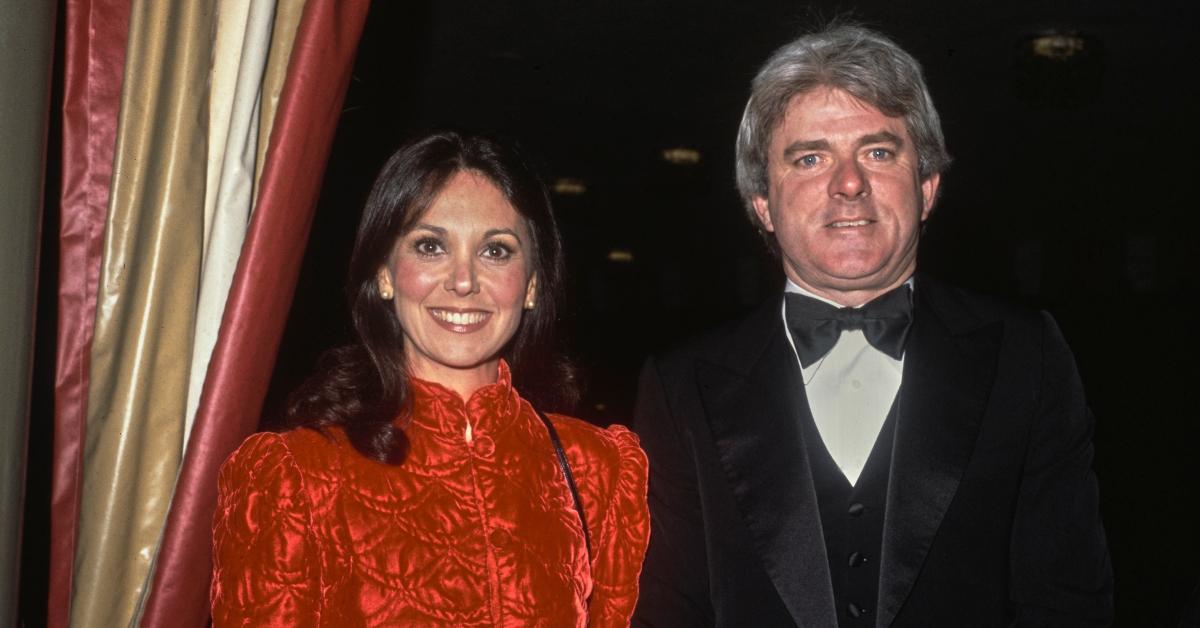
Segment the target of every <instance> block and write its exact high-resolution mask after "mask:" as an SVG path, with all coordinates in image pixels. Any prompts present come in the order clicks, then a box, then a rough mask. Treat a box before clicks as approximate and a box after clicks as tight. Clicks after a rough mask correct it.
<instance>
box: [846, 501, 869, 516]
mask: <svg viewBox="0 0 1200 628" xmlns="http://www.w3.org/2000/svg"><path fill="white" fill-rule="evenodd" d="M866 509H867V507H866V506H863V505H862V504H860V503H858V502H854V503H853V504H850V508H848V509H846V512H847V513H848V514H849V515H850V516H851V517H861V516H862V514H863V512H864V511H866Z"/></svg>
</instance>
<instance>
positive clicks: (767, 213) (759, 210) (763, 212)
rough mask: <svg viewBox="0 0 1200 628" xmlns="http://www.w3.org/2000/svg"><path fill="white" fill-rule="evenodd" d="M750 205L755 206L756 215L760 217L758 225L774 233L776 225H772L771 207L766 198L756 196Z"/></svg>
mask: <svg viewBox="0 0 1200 628" xmlns="http://www.w3.org/2000/svg"><path fill="white" fill-rule="evenodd" d="M750 203H751V204H752V205H754V213H755V214H757V215H758V223H759V224H761V225H762V228H763V229H766V230H767V231H769V232H771V233H774V232H775V225H774V224H772V223H771V207H770V203H768V202H767V197H765V196H757V195H756V196H754V197H753V198H751V199H750Z"/></svg>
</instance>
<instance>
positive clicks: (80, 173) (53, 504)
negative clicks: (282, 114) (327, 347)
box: [46, 0, 130, 628]
mask: <svg viewBox="0 0 1200 628" xmlns="http://www.w3.org/2000/svg"><path fill="white" fill-rule="evenodd" d="M129 4H130V0H67V2H66V15H65V19H64V23H65V35H66V36H65V40H66V41H65V46H64V59H63V105H62V107H63V109H62V116H63V117H62V191H61V206H60V212H61V218H60V223H61V224H60V227H59V253H58V255H59V286H58V330H57V354H56V359H55V376H54V454H53V455H54V464H53V470H52V472H51V473H52V477H51V497H50V532H51V534H50V568H49V572H50V582H49V599H48V600H47V602H48V603H47V610H46V624H47V625H48V626H51V628H62V627H63V626H66V625H67V621H68V616H69V614H70V608H71V592H72V588H73V587H72V585H73V578H74V575H75V566H74V565H75V546H76V535H77V530H78V520H79V519H78V515H79V503H80V492H81V476H82V460H83V440H84V434H85V432H86V429H85V427H86V420H87V419H86V417H87V394H88V393H87V391H88V383H89V376H88V372H89V365H90V361H91V347H92V336H93V324H94V321H95V312H96V292H97V284H98V282H99V277H100V258H101V251H102V249H103V245H104V224H105V218H106V216H107V215H108V196H109V186H110V178H111V175H112V161H113V147H114V145H115V142H116V130H117V112H118V110H119V107H120V98H121V82H122V76H123V75H124V66H125V43H126V38H127V36H128V25H129V11H130V7H129Z"/></svg>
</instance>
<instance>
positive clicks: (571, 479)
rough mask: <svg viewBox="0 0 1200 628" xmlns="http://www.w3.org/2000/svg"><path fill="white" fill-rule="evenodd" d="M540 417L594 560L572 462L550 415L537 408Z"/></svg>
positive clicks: (588, 550)
mask: <svg viewBox="0 0 1200 628" xmlns="http://www.w3.org/2000/svg"><path fill="white" fill-rule="evenodd" d="M535 412H537V415H538V418H539V419H541V420H542V423H543V424H545V425H546V431H547V432H549V433H550V442H552V443H554V453H555V454H556V455H557V456H558V466H559V467H560V468H561V469H562V474H563V477H564V478H566V479H567V488H569V489H571V498H572V499H574V500H575V511H576V512H578V513H579V524H580V525H581V526H583V542H584V544H585V545H586V546H587V553H588V562H591V560H592V536H591V534H589V533H588V524H587V516H586V515H585V514H584V512H583V500H581V499H579V489H578V488H577V487H576V486H575V476H574V475H572V474H571V464H570V463H569V462H567V453H566V452H565V451H563V446H562V441H561V440H559V439H558V430H556V429H554V424H553V423H551V422H550V419H549V417H547V416H546V415H545V413H543V412H542V411H541V410H536V409H535Z"/></svg>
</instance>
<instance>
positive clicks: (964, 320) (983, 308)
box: [917, 276, 1046, 331]
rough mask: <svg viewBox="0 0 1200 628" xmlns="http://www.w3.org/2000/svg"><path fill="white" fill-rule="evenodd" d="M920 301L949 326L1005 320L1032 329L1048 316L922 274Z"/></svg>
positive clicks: (920, 278)
mask: <svg viewBox="0 0 1200 628" xmlns="http://www.w3.org/2000/svg"><path fill="white" fill-rule="evenodd" d="M917 286H918V287H917V295H918V296H917V300H918V302H924V303H926V304H927V305H928V307H929V308H930V309H931V310H933V311H934V312H935V313H936V314H937V315H938V316H940V317H942V318H943V319H944V320H945V322H946V323H947V325H949V326H950V327H951V328H956V329H959V330H967V329H969V328H972V327H980V326H984V325H988V324H991V323H994V322H1003V323H1005V324H1006V326H1007V325H1012V326H1016V327H1017V328H1018V329H1019V328H1028V329H1029V330H1030V331H1033V330H1037V329H1041V328H1042V326H1043V325H1044V321H1045V318H1046V315H1045V314H1044V313H1043V312H1041V311H1039V310H1036V309H1034V308H1031V307H1029V306H1026V305H1022V304H1020V303H1015V302H1013V301H1009V300H1007V299H1003V298H1000V297H996V296H992V295H987V294H983V293H980V292H976V291H973V290H969V289H966V288H962V287H959V286H955V285H952V284H948V283H945V282H943V281H940V280H938V279H935V278H932V277H928V276H920V277H919V278H918V283H917Z"/></svg>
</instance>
